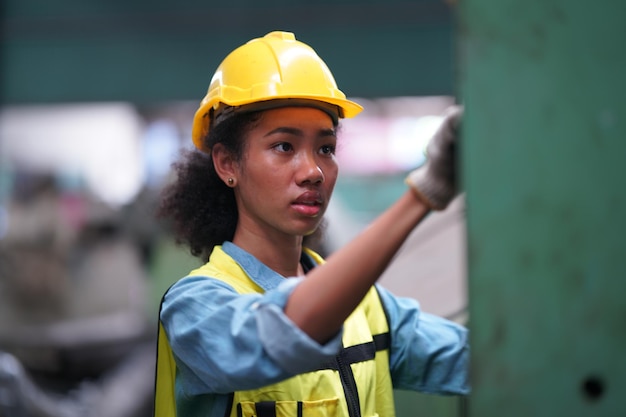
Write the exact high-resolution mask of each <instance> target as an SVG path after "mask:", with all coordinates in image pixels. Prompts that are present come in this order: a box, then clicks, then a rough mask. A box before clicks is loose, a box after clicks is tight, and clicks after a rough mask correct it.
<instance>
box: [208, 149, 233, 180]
mask: <svg viewBox="0 0 626 417" xmlns="http://www.w3.org/2000/svg"><path fill="white" fill-rule="evenodd" d="M211 158H212V159H213V165H214V166H215V171H216V172H217V175H218V176H219V177H220V178H221V180H222V181H224V184H226V185H229V182H228V179H229V178H231V182H232V179H233V178H237V162H236V161H235V159H234V158H233V155H232V154H231V153H230V152H229V151H228V150H227V149H226V148H225V147H224V145H222V144H221V143H216V144H215V145H214V146H213V149H212V150H211ZM230 185H232V184H230Z"/></svg>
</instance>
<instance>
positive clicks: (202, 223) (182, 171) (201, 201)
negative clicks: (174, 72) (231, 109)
mask: <svg viewBox="0 0 626 417" xmlns="http://www.w3.org/2000/svg"><path fill="white" fill-rule="evenodd" d="M259 117H260V114H259V112H251V113H241V114H236V115H233V116H232V117H230V118H228V119H226V120H224V121H223V122H221V123H219V124H217V125H216V126H214V127H213V128H212V129H211V131H210V132H209V134H208V135H207V137H206V138H205V139H204V141H205V144H206V145H208V146H207V148H212V147H213V146H214V145H215V144H217V143H221V144H223V145H224V147H225V148H226V149H227V150H228V151H229V152H231V154H232V155H233V156H234V157H235V159H237V160H241V158H242V156H243V152H244V144H245V141H244V139H245V136H246V133H247V132H248V131H249V130H250V129H251V128H252V127H253V126H254V124H255V123H256V121H257V120H259ZM173 168H174V172H175V174H176V177H175V180H174V181H173V182H172V183H170V184H169V185H167V186H166V187H165V188H164V189H163V192H162V200H161V204H160V206H159V208H158V211H157V215H158V217H159V218H164V219H167V220H169V221H170V223H169V225H170V226H171V229H172V231H173V233H174V237H175V238H176V242H177V243H179V244H185V245H188V246H189V249H190V252H191V254H192V255H193V256H197V257H200V258H202V259H203V260H205V261H207V260H208V257H209V255H210V254H211V251H212V250H213V247H214V246H216V245H221V244H222V243H223V242H224V241H227V240H232V238H233V235H234V233H235V228H236V226H237V219H238V215H237V204H236V202H235V195H234V192H233V190H232V188H230V187H228V186H227V185H226V184H224V182H223V181H222V180H221V179H220V177H219V176H218V175H217V172H216V171H215V166H214V165H213V160H212V158H211V155H210V154H207V153H204V152H201V151H199V150H195V149H194V150H190V151H186V152H184V153H183V154H182V156H181V159H180V160H179V161H177V162H176V163H175V164H174V165H173Z"/></svg>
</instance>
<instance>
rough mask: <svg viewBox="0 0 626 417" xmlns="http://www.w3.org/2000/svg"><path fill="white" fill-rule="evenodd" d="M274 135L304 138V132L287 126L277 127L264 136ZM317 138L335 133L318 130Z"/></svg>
mask: <svg viewBox="0 0 626 417" xmlns="http://www.w3.org/2000/svg"><path fill="white" fill-rule="evenodd" d="M275 133H287V134H290V135H293V136H304V132H303V131H302V129H298V128H295V127H287V126H283V127H277V128H276V129H274V130H271V131H269V132H268V133H266V134H265V135H264V136H265V137H267V136H271V135H273V134H275ZM317 136H318V137H327V136H337V132H336V131H335V129H320V130H319V132H318V134H317Z"/></svg>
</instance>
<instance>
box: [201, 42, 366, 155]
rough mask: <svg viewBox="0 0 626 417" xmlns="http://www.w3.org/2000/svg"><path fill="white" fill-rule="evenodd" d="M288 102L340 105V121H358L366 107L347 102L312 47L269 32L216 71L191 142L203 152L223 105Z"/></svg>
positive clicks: (224, 62)
mask: <svg viewBox="0 0 626 417" xmlns="http://www.w3.org/2000/svg"><path fill="white" fill-rule="evenodd" d="M285 99H295V100H294V103H300V105H303V104H302V103H306V102H307V101H309V100H312V101H311V103H315V102H318V103H319V104H320V105H323V106H326V107H328V105H331V106H336V113H337V117H354V116H356V115H357V114H358V113H359V112H360V111H361V110H362V109H363V108H362V107H361V106H360V105H359V104H357V103H355V102H353V101H350V100H347V99H346V95H345V94H344V93H343V92H341V90H339V89H338V88H337V83H336V82H335V79H334V77H333V75H332V73H331V72H330V70H329V69H328V67H327V66H326V64H325V63H324V61H322V59H321V58H320V57H319V56H318V55H317V53H316V52H315V51H314V50H313V49H312V48H311V47H310V46H308V45H307V44H305V43H303V42H300V41H297V40H296V37H295V36H294V34H293V33H290V32H271V33H268V34H267V35H265V36H264V37H262V38H256V39H252V40H251V41H249V42H247V43H246V44H244V45H242V46H240V47H239V48H237V49H235V50H234V51H232V52H231V53H230V54H229V55H228V56H227V57H226V58H225V59H224V60H223V61H222V63H221V64H220V66H219V67H218V68H217V70H216V71H215V74H214V75H213V78H212V79H211V83H210V84H209V89H208V92H207V95H206V96H205V97H204V99H203V100H202V102H201V103H200V107H199V108H198V110H197V111H196V114H195V116H194V120H193V127H192V139H193V143H194V144H195V145H196V147H197V148H198V149H203V145H202V142H203V139H204V137H205V136H206V135H207V134H208V132H209V129H210V127H211V126H210V125H211V122H212V117H213V113H214V112H215V111H217V110H218V109H220V106H222V107H223V106H224V105H226V106H229V107H238V106H244V105H249V104H251V103H259V102H267V101H268V100H285ZM286 103H289V101H287V102H286ZM282 105H289V104H285V103H283V104H282ZM270 107H272V106H271V105H268V106H266V107H265V108H270ZM260 108H263V107H260ZM205 150H206V149H205Z"/></svg>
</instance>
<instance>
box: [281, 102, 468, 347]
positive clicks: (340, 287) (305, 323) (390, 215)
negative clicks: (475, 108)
mask: <svg viewBox="0 0 626 417" xmlns="http://www.w3.org/2000/svg"><path fill="white" fill-rule="evenodd" d="M461 116H462V109H461V108H459V107H453V108H451V109H450V110H449V111H448V113H447V114H446V117H445V119H444V121H443V123H442V125H441V127H440V128H439V129H438V131H437V132H436V134H435V135H434V136H433V139H432V140H431V142H430V144H429V145H428V148H427V155H428V160H427V162H426V163H425V164H424V165H423V166H421V167H420V168H418V169H416V170H415V171H413V172H411V173H410V174H409V175H408V176H407V179H406V183H407V185H408V186H409V189H407V191H406V192H405V193H404V194H403V195H402V196H401V197H400V198H399V199H398V200H397V201H396V202H395V203H394V204H392V205H391V207H389V208H388V209H387V210H386V211H385V212H384V213H382V214H381V215H380V216H379V217H378V218H377V219H376V220H374V221H373V222H372V224H371V225H369V226H368V227H367V228H366V229H365V230H364V231H363V232H362V233H361V234H360V235H359V236H357V237H356V238H355V239H354V240H353V241H351V242H350V243H348V244H347V245H346V246H344V247H343V248H341V249H340V250H338V251H337V252H335V253H333V254H332V255H331V256H330V257H329V258H328V260H327V262H326V263H325V264H324V265H321V266H319V267H317V268H315V269H313V270H312V271H311V272H310V273H309V274H308V275H307V279H305V280H304V281H303V282H302V283H301V284H300V285H299V286H298V287H296V289H295V290H294V291H293V293H292V295H291V297H290V298H289V300H288V302H287V305H286V306H285V314H286V315H287V316H288V317H289V318H290V319H291V320H292V321H293V322H294V323H295V324H296V325H298V326H299V327H300V328H301V329H302V330H303V331H304V332H305V333H307V334H308V335H309V336H310V337H311V338H313V339H314V340H316V341H318V342H320V343H324V342H326V341H327V340H329V339H330V338H331V337H332V336H334V335H335V334H336V333H337V331H339V329H340V328H341V325H342V323H343V322H344V321H345V319H346V318H347V317H348V316H349V315H350V313H351V312H352V311H353V310H354V309H355V308H356V307H357V305H358V304H359V303H360V302H361V300H362V299H363V297H364V296H365V294H366V293H367V291H368V290H369V288H370V287H371V286H372V285H373V284H374V283H375V282H376V281H377V280H378V278H379V277H380V276H381V274H382V273H383V272H384V270H385V268H387V266H388V265H389V263H390V261H391V259H392V258H393V256H394V255H395V253H396V252H397V251H398V249H399V248H400V246H402V244H403V243H404V241H405V240H406V238H407V237H408V235H409V234H410V233H411V231H412V230H413V228H414V227H415V226H417V225H418V224H419V222H420V221H421V220H422V219H423V218H424V217H425V216H426V215H427V214H428V213H429V211H430V210H443V209H444V208H445V207H447V205H448V204H449V203H450V201H451V200H452V199H453V198H454V197H455V195H456V193H457V180H456V147H457V146H456V145H457V141H458V136H459V134H458V132H459V130H460V129H459V124H460V119H461Z"/></svg>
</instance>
